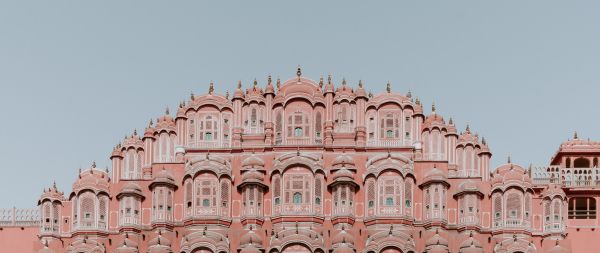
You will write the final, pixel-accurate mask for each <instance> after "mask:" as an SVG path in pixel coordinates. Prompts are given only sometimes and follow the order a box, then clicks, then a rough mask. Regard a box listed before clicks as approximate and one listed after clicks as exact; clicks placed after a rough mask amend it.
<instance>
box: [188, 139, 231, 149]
mask: <svg viewBox="0 0 600 253" xmlns="http://www.w3.org/2000/svg"><path fill="white" fill-rule="evenodd" d="M194 146H196V147H198V148H228V147H230V142H229V140H221V141H199V142H196V143H195V145H194Z"/></svg>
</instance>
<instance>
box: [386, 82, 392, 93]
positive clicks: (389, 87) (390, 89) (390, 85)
mask: <svg viewBox="0 0 600 253" xmlns="http://www.w3.org/2000/svg"><path fill="white" fill-rule="evenodd" d="M385 90H386V91H387V93H391V92H392V84H391V83H390V82H388V83H387V87H386V88H385Z"/></svg>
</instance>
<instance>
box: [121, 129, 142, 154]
mask: <svg viewBox="0 0 600 253" xmlns="http://www.w3.org/2000/svg"><path fill="white" fill-rule="evenodd" d="M143 146H144V142H143V141H142V139H141V138H140V136H138V133H137V130H133V134H132V135H131V136H129V137H126V138H125V139H124V140H123V145H122V148H121V150H127V149H130V148H133V149H135V150H137V149H142V148H143Z"/></svg>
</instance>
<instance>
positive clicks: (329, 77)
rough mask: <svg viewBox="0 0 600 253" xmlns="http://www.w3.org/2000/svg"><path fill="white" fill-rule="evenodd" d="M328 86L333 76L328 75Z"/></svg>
mask: <svg viewBox="0 0 600 253" xmlns="http://www.w3.org/2000/svg"><path fill="white" fill-rule="evenodd" d="M327 84H331V74H329V75H327Z"/></svg>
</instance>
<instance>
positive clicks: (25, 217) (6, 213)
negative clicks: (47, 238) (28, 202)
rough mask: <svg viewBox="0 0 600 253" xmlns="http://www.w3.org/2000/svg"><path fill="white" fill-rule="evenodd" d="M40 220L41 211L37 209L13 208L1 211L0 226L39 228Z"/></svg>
mask: <svg viewBox="0 0 600 253" xmlns="http://www.w3.org/2000/svg"><path fill="white" fill-rule="evenodd" d="M40 220H41V217H40V210H39V209H37V208H28V209H17V208H14V207H13V208H6V209H0V226H3V227H12V226H14V227H16V226H39V225H40Z"/></svg>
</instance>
